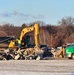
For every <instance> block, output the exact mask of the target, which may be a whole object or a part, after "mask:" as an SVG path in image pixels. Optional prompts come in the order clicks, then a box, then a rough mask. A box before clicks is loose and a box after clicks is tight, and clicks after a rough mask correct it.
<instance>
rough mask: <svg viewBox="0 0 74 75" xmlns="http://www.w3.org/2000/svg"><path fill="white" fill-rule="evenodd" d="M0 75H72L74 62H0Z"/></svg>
mask: <svg viewBox="0 0 74 75" xmlns="http://www.w3.org/2000/svg"><path fill="white" fill-rule="evenodd" d="M0 75H74V60H68V59H64V60H63V59H62V60H61V59H60V60H57V59H55V60H38V61H37V60H9V61H0Z"/></svg>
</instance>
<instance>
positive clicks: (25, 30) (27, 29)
mask: <svg viewBox="0 0 74 75" xmlns="http://www.w3.org/2000/svg"><path fill="white" fill-rule="evenodd" d="M31 31H34V38H35V47H39V25H38V24H37V23H35V24H34V25H33V26H28V27H25V28H23V29H22V31H21V34H20V40H21V41H22V40H23V37H24V36H25V35H26V34H27V33H29V32H31ZM15 41H16V40H11V42H10V43H9V46H8V48H13V47H17V46H15V45H14V42H15ZM22 42H23V41H22Z"/></svg>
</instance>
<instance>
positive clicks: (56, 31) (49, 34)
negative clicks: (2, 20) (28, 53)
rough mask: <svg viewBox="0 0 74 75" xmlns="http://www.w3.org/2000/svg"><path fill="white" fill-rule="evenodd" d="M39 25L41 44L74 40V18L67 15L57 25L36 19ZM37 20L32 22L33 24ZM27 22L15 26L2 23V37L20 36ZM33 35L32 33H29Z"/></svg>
mask: <svg viewBox="0 0 74 75" xmlns="http://www.w3.org/2000/svg"><path fill="white" fill-rule="evenodd" d="M36 22H37V23H38V24H39V26H40V29H39V32H40V34H39V40H40V41H39V42H40V44H44V45H47V46H49V47H57V46H61V45H63V44H66V43H73V42H74V18H72V17H65V18H62V19H61V20H60V21H59V22H58V24H57V25H50V24H45V23H44V22H42V21H36ZM34 23H35V22H32V23H30V24H29V25H33V24H34ZM26 26H27V24H25V23H24V24H22V25H21V27H20V26H14V25H12V24H9V23H8V24H3V25H0V37H1V36H4V37H6V36H15V37H16V38H17V37H19V36H20V32H21V30H22V28H24V27H26ZM29 34H30V35H31V36H32V35H33V32H32V33H29Z"/></svg>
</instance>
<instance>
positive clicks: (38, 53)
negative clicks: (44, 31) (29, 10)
mask: <svg viewBox="0 0 74 75" xmlns="http://www.w3.org/2000/svg"><path fill="white" fill-rule="evenodd" d="M31 31H33V32H34V38H35V39H34V40H35V45H34V46H30V44H29V43H28V42H29V41H27V39H26V41H27V42H26V41H24V37H25V36H26V34H27V33H29V32H31ZM19 38H20V40H21V42H22V43H21V49H18V46H17V45H16V44H15V43H16V40H15V39H14V40H11V41H10V43H9V45H8V48H7V49H6V50H4V54H3V59H7V60H9V59H14V60H18V59H25V60H28V59H36V60H40V59H42V58H43V57H44V56H43V55H44V52H45V49H46V48H45V47H44V48H40V44H39V25H38V24H37V23H35V24H34V25H32V26H28V27H25V28H23V29H22V30H21V34H20V37H19Z"/></svg>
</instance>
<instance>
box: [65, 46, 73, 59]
mask: <svg viewBox="0 0 74 75" xmlns="http://www.w3.org/2000/svg"><path fill="white" fill-rule="evenodd" d="M65 53H66V55H67V57H68V58H69V59H73V58H74V45H70V46H67V47H66V48H65Z"/></svg>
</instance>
